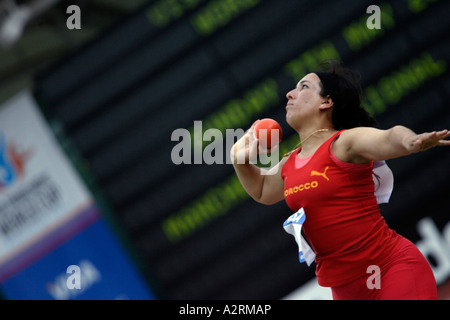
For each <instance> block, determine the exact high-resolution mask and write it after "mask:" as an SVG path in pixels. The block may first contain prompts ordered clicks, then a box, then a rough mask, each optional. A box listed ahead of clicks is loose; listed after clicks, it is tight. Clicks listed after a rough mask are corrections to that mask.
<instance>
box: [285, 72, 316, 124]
mask: <svg viewBox="0 0 450 320" xmlns="http://www.w3.org/2000/svg"><path fill="white" fill-rule="evenodd" d="M321 90H322V88H321V86H320V79H319V77H318V76H317V75H316V74H315V73H309V74H307V75H306V76H304V77H303V78H302V79H301V80H300V81H299V83H298V84H297V86H296V88H295V89H293V90H291V91H289V92H288V93H287V94H286V97H287V99H288V103H287V106H286V121H287V123H288V124H289V125H290V126H291V127H293V128H294V129H297V128H299V127H300V126H301V125H302V123H305V121H308V120H312V118H313V117H314V116H315V115H316V114H318V113H319V112H320V109H319V106H320V105H321V104H322V103H323V101H324V98H323V97H322V96H321V95H320V92H321Z"/></svg>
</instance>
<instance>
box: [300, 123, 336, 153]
mask: <svg viewBox="0 0 450 320" xmlns="http://www.w3.org/2000/svg"><path fill="white" fill-rule="evenodd" d="M336 132H337V131H336V130H335V129H333V128H317V129H308V130H301V131H300V132H299V136H300V142H301V146H302V150H301V154H302V156H304V157H306V156H309V155H311V154H313V153H314V152H315V151H316V150H317V149H318V148H319V147H320V145H321V144H322V143H324V142H325V141H326V140H328V139H329V138H330V137H331V136H332V135H333V134H335V133H336Z"/></svg>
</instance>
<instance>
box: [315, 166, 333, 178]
mask: <svg viewBox="0 0 450 320" xmlns="http://www.w3.org/2000/svg"><path fill="white" fill-rule="evenodd" d="M328 168H329V167H326V168H325V171H324V172H323V173H322V172H318V171H315V170H313V171H311V177H312V176H321V177H322V178H324V179H326V180H327V181H330V179H329V178H328V177H327V170H328Z"/></svg>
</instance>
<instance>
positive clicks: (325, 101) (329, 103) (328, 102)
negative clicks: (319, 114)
mask: <svg viewBox="0 0 450 320" xmlns="http://www.w3.org/2000/svg"><path fill="white" fill-rule="evenodd" d="M333 105H334V102H333V100H332V99H331V97H330V96H326V97H325V98H322V104H321V105H320V106H319V109H320V110H324V111H326V110H328V109H331V108H332V107H333Z"/></svg>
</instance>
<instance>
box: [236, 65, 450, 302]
mask: <svg viewBox="0 0 450 320" xmlns="http://www.w3.org/2000/svg"><path fill="white" fill-rule="evenodd" d="M361 93H362V90H361V86H360V84H359V78H358V75H357V73H356V72H354V71H353V70H351V69H348V68H345V67H343V66H341V64H340V63H339V62H336V61H332V62H330V63H329V65H328V68H327V69H325V70H324V71H322V72H317V73H310V74H307V75H306V76H305V77H303V78H302V79H301V80H300V81H299V82H298V84H297V86H296V88H295V89H293V90H291V91H290V92H288V93H287V95H286V96H287V99H288V102H287V106H286V121H287V123H288V124H289V125H290V126H291V127H292V128H293V129H294V130H295V131H296V132H297V133H298V135H299V137H300V141H301V147H299V148H297V149H295V150H294V151H292V152H291V153H290V154H288V155H285V156H284V157H283V158H282V160H281V161H280V162H279V163H278V164H277V165H276V166H274V167H273V168H271V169H270V170H269V171H267V172H266V171H264V170H263V169H260V168H259V167H257V166H256V165H254V164H252V163H253V161H252V160H253V158H254V157H255V156H256V155H257V154H258V152H260V150H259V149H260V148H258V141H257V139H256V138H255V137H254V135H253V127H254V126H255V124H256V123H257V121H256V122H255V123H254V124H253V126H252V127H251V128H250V129H249V130H248V131H247V132H246V134H245V135H244V136H243V137H242V138H241V139H240V140H239V141H237V142H236V144H235V145H234V146H233V148H232V150H231V152H230V155H231V160H232V162H233V167H234V169H235V171H236V174H237V176H238V178H239V180H240V182H241V184H242V186H243V187H244V189H245V190H246V191H247V193H248V194H249V195H250V196H251V197H252V198H253V199H254V200H256V201H257V202H260V203H262V204H266V205H270V204H274V203H276V202H279V201H282V200H285V201H286V203H287V205H288V206H289V207H290V208H291V209H292V210H293V211H294V212H299V210H302V212H304V218H305V220H304V221H303V225H302V227H303V233H304V236H305V238H306V240H307V241H308V242H309V244H310V245H311V247H312V249H313V251H314V253H315V262H316V276H317V280H318V282H319V285H321V286H325V287H331V291H332V295H333V299H336V300H339V299H396V300H397V299H402V300H403V299H437V289H436V282H435V279H434V276H433V273H432V270H431V267H430V266H429V264H428V262H427V260H426V259H425V258H424V256H423V255H422V254H421V252H420V251H419V250H418V249H417V248H416V247H415V245H414V244H413V243H412V242H410V241H409V240H407V239H406V238H404V237H402V236H400V235H398V234H397V233H396V232H395V231H394V230H392V229H390V228H389V227H388V226H387V224H386V222H385V220H384V218H383V217H382V216H381V214H380V209H379V206H378V203H377V199H376V196H375V194H374V192H375V187H374V185H375V183H374V179H373V170H374V163H376V162H378V161H384V160H388V159H393V158H398V157H402V156H406V155H410V154H413V153H416V152H420V151H424V150H427V149H429V148H432V147H435V146H448V145H450V141H448V140H444V139H446V138H447V137H449V136H450V132H449V131H448V130H442V131H438V132H427V133H422V134H416V133H414V132H413V131H411V130H410V129H408V128H406V127H403V126H395V127H393V128H391V129H389V130H380V129H376V128H375V124H376V123H375V120H374V119H373V118H372V117H371V116H370V115H369V114H368V113H367V112H366V110H365V109H364V108H363V107H361ZM238 159H244V161H238ZM371 268H372V269H371ZM368 270H378V271H379V279H378V280H379V281H378V285H379V286H378V287H376V288H374V287H373V286H371V285H369V281H368V278H369V277H370V276H371V274H368Z"/></svg>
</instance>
